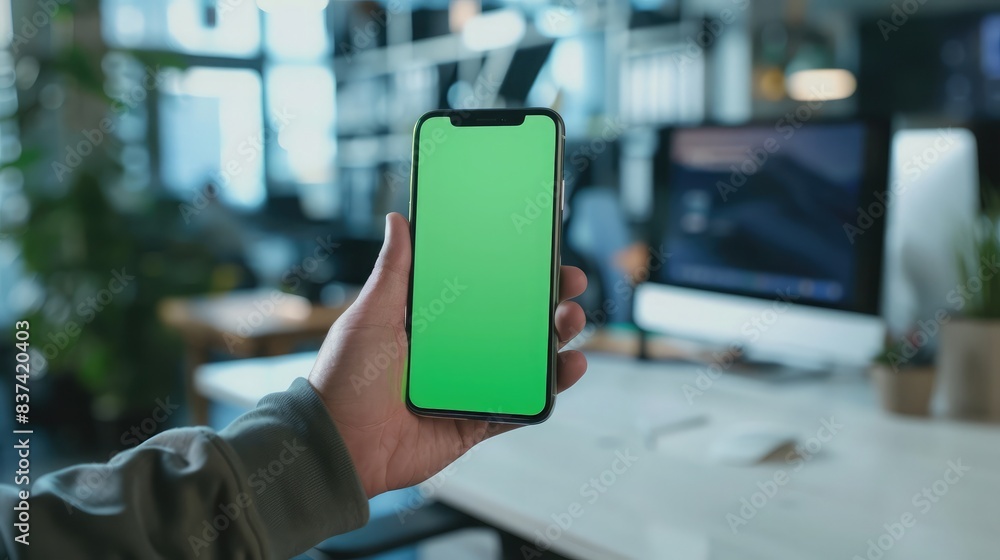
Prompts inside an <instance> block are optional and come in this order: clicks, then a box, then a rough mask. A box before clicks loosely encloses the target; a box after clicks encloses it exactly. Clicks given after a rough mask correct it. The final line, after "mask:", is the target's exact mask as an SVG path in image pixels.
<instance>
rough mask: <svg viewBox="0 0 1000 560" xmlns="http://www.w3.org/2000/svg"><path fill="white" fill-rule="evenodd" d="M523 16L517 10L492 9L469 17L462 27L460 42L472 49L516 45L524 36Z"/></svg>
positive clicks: (489, 48) (490, 48) (493, 48)
mask: <svg viewBox="0 0 1000 560" xmlns="http://www.w3.org/2000/svg"><path fill="white" fill-rule="evenodd" d="M524 31H525V24H524V16H523V15H521V12H519V11H517V10H492V11H489V12H485V13H482V14H479V15H478V16H476V17H474V18H472V19H470V20H469V21H468V22H467V23H466V24H465V27H464V28H463V29H462V43H463V44H465V46H466V47H467V48H469V49H471V50H474V51H491V50H495V49H502V48H504V47H510V46H513V45H516V44H517V43H519V42H520V41H521V39H522V38H523V37H524Z"/></svg>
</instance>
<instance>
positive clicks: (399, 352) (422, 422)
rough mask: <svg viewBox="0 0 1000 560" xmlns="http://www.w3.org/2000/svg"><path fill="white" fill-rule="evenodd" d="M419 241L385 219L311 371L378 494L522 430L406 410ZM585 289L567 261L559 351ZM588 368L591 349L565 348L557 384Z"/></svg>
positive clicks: (580, 316) (395, 217)
mask: <svg viewBox="0 0 1000 560" xmlns="http://www.w3.org/2000/svg"><path fill="white" fill-rule="evenodd" d="M411 247H412V245H411V243H410V230H409V224H408V223H407V221H406V218H404V217H403V216H402V215H400V214H397V213H392V214H389V215H388V216H386V234H385V243H384V244H383V246H382V252H381V253H380V254H379V258H378V261H377V262H376V263H375V269H374V270H373V271H372V274H371V276H370V277H369V278H368V281H367V282H366V283H365V287H364V289H363V290H362V291H361V294H360V295H359V296H358V299H357V301H355V302H354V304H353V305H351V307H350V308H349V309H348V310H347V311H346V312H345V313H344V315H343V316H341V317H340V319H338V320H337V321H336V323H334V325H333V327H332V328H331V329H330V332H329V334H327V337H326V340H325V341H324V342H323V347H322V348H321V349H320V351H319V357H318V358H317V360H316V363H315V365H314V366H313V369H312V372H311V373H310V374H309V383H310V384H312V386H313V388H314V389H315V390H316V392H317V393H318V394H319V396H320V398H321V399H322V400H323V402H324V403H325V404H326V407H327V410H328V411H329V413H330V417H331V418H332V419H333V422H334V424H335V425H336V426H337V430H338V431H339V432H340V435H341V437H342V438H343V439H344V442H345V444H346V445H347V449H348V451H349V452H350V454H351V458H352V460H353V461H354V465H355V468H356V470H357V472H358V474H359V476H360V477H361V481H362V483H363V485H364V488H365V492H366V493H367V494H368V497H369V498H371V497H373V496H376V495H378V494H381V493H382V492H386V491H388V490H393V489H396V488H405V487H408V486H413V485H414V484H418V483H420V482H423V481H424V480H426V479H427V478H429V477H431V476H433V475H434V474H435V473H437V472H438V471H440V470H441V469H443V468H444V467H446V466H448V465H449V464H450V463H451V462H452V461H454V460H455V459H457V458H458V457H460V456H461V455H462V454H463V453H465V452H466V451H468V450H469V449H471V448H472V446H474V445H476V444H477V443H479V442H481V441H483V440H484V439H486V438H488V437H491V436H494V435H496V434H499V433H503V432H506V431H509V430H511V429H514V428H517V427H518V426H515V425H510V424H497V423H492V422H485V421H475V420H454V419H444V418H428V417H424V416H417V415H415V414H413V413H412V412H410V411H409V410H407V408H406V405H405V403H404V402H403V395H402V379H403V376H404V375H405V366H406V356H407V353H408V343H407V337H406V328H405V326H404V324H403V315H404V310H405V309H406V303H407V294H408V291H409V277H410V259H411V256H412V249H411ZM586 287H587V277H586V276H585V275H584V273H583V271H581V270H580V269H578V268H576V267H571V266H564V267H562V271H561V274H560V286H559V301H560V303H559V306H558V308H557V309H556V314H555V324H556V330H557V332H558V336H559V341H560V343H559V347H560V349H561V348H562V347H563V346H564V345H565V344H566V342H568V341H569V340H571V339H572V338H573V337H574V336H576V335H577V334H579V332H580V331H582V330H583V328H584V326H585V322H586V319H585V317H584V313H583V309H582V308H581V307H580V306H579V304H577V303H575V302H572V301H567V300H568V299H569V298H572V297H576V296H578V295H580V294H581V293H583V291H584V289H586ZM485 320H489V318H485ZM586 370H587V359H586V358H585V357H584V355H583V353H581V352H579V351H576V350H565V351H562V352H560V353H559V357H558V360H557V380H558V381H557V385H558V390H559V391H563V390H565V389H567V388H569V387H570V386H572V385H573V384H574V383H576V382H577V381H578V380H579V379H580V377H582V376H583V374H584V372H585V371H586Z"/></svg>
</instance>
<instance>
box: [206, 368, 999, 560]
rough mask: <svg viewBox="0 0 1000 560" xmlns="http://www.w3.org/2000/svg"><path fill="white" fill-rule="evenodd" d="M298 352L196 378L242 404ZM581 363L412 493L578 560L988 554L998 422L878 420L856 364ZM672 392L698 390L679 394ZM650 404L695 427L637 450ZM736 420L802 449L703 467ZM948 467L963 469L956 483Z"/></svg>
mask: <svg viewBox="0 0 1000 560" xmlns="http://www.w3.org/2000/svg"><path fill="white" fill-rule="evenodd" d="M312 359H313V355H311V354H297V355H291V356H283V357H278V358H259V359H253V360H241V361H237V362H227V363H221V364H212V365H208V366H204V367H203V368H202V369H201V371H200V372H199V374H198V377H197V387H198V389H199V390H200V391H202V393H203V394H204V395H205V396H207V397H209V398H212V399H216V400H220V401H223V402H227V403H231V404H239V405H243V406H252V405H253V404H254V403H255V402H256V401H257V400H258V399H259V398H260V397H261V396H263V395H264V394H267V393H268V392H272V391H278V390H282V389H284V388H286V387H287V386H288V384H289V383H290V382H291V380H292V379H293V378H294V377H297V376H302V375H306V374H308V372H309V369H310V368H311V365H312ZM590 360H591V361H590V363H591V367H590V371H589V372H588V374H587V375H586V376H585V377H584V379H583V380H582V381H581V382H580V383H579V384H578V385H577V386H576V387H574V388H573V389H572V390H571V391H569V392H568V393H566V394H565V395H562V396H560V398H559V400H558V402H557V405H556V410H555V413H554V414H553V416H552V417H551V419H550V420H549V421H548V422H546V423H545V424H542V425H540V426H535V427H530V428H525V429H521V430H516V431H515V432H512V433H510V434H505V435H504V436H501V437H498V438H495V439H492V440H489V441H487V442H485V443H483V444H481V445H480V446H478V447H476V448H474V449H473V450H472V451H470V452H469V453H468V454H467V455H466V456H465V457H463V458H461V459H459V460H458V461H457V462H456V463H455V464H453V465H452V466H451V467H449V468H448V469H446V470H445V471H444V472H442V473H441V474H439V475H438V476H437V477H435V478H434V479H432V480H430V481H428V482H427V483H425V488H424V490H423V492H422V493H423V494H424V495H427V496H431V497H433V498H436V499H440V500H442V501H444V502H446V503H448V504H450V505H452V506H453V507H456V508H458V509H461V510H464V511H467V512H469V513H471V514H473V515H475V516H477V517H480V518H481V519H483V520H485V521H487V522H489V523H491V524H494V525H496V526H498V527H501V528H504V529H506V530H509V531H511V532H513V533H516V534H519V535H521V536H522V537H524V538H527V539H529V540H532V541H536V540H537V542H538V543H540V544H541V545H542V546H543V547H551V548H552V550H555V551H557V552H560V553H562V554H565V555H569V556H573V557H578V558H586V559H590V558H594V559H597V558H601V559H605V558H641V559H657V558H671V559H675V558H676V559H709V558H711V559H729V558H733V559H737V558H738V559H757V558H760V559H785V558H788V559H795V560H802V559H807V558H844V559H848V560H849V559H853V558H854V557H855V555H857V556H859V557H861V558H866V557H867V555H868V551H869V549H870V548H871V547H873V546H878V545H879V544H881V545H882V548H883V549H887V551H886V552H884V553H883V555H882V556H881V558H882V560H892V559H903V558H906V559H910V558H934V559H937V558H955V559H958V558H970V559H972V558H977V559H978V558H990V557H992V558H995V557H996V555H997V550H998V549H1000V513H998V506H997V505H996V503H997V499H998V497H1000V427H997V426H991V425H978V424H969V423H958V422H952V421H946V420H941V419H932V420H928V419H909V418H902V417H896V416H891V415H888V414H886V413H884V412H882V411H881V410H879V409H878V408H877V406H876V404H875V398H874V395H873V394H872V391H871V390H870V388H869V386H868V384H867V381H866V380H865V379H863V378H861V377H860V376H856V377H853V376H846V377H843V376H841V377H833V378H829V379H826V380H821V381H809V382H799V383H786V384H770V383H765V382H761V381H756V380H750V379H745V378H740V377H736V376H722V377H719V378H718V379H715V380H714V381H711V382H710V383H708V384H706V383H705V382H706V378H701V381H702V383H701V385H698V384H697V383H698V380H699V377H698V370H697V369H696V368H695V367H694V366H690V365H679V364H663V363H652V364H642V363H637V362H635V361H631V360H623V359H621V358H612V357H606V356H599V355H591V356H590ZM685 386H687V387H689V388H696V389H698V390H700V391H702V392H701V394H694V395H693V399H692V400H693V403H692V402H689V399H688V398H687V396H686V395H685ZM688 393H690V391H688ZM663 409H665V410H675V411H680V410H683V411H692V412H703V413H704V414H706V416H707V421H706V422H705V423H703V424H701V425H698V426H693V427H689V428H687V429H683V430H680V431H677V432H675V433H672V434H667V435H664V436H662V437H661V438H660V439H659V440H658V442H656V443H655V444H649V443H648V442H647V441H645V438H644V437H643V435H642V432H641V430H640V429H639V428H638V424H639V423H641V422H642V420H643V419H644V418H650V417H653V416H655V414H657V413H656V412H653V411H656V410H663ZM749 422H753V423H757V424H768V425H774V426H777V427H780V428H783V429H785V430H790V431H792V432H793V433H796V434H798V436H799V440H800V442H801V443H802V444H803V445H804V448H803V451H802V457H801V458H792V459H788V460H786V459H784V458H782V459H779V460H778V461H777V462H770V463H764V464H759V465H755V466H724V465H720V464H717V463H716V462H714V461H713V460H712V459H711V454H710V448H711V447H712V444H713V443H714V442H715V441H716V438H718V437H719V436H720V435H721V434H724V433H726V432H727V431H730V430H732V429H733V428H734V427H738V426H744V425H746V424H747V423H749ZM824 423H825V424H826V425H831V424H832V425H834V428H835V431H836V433H835V434H832V436H831V435H830V431H829V429H826V430H821V429H822V428H823V427H824ZM837 425H839V426H840V427H839V428H838V427H836V426H837ZM821 440H825V441H821ZM620 456H627V457H631V458H632V459H629V461H628V463H630V464H627V463H626V462H624V461H623V460H621V459H620V458H619V457H620ZM950 465H959V466H961V467H968V470H967V471H964V472H963V473H962V476H961V477H957V476H956V475H955V474H954V472H955V471H954V470H952V471H949V469H950ZM615 471H617V473H616V472H615ZM925 489H927V492H928V494H929V497H925V496H923V495H922V492H924V490H925ZM901 521H903V522H906V524H907V525H909V526H904V525H903V524H901ZM890 530H892V532H893V533H895V534H896V535H898V536H893V534H892V533H890ZM869 541H871V542H869ZM872 554H873V556H872V557H873V558H875V557H876V556H875V554H876V553H875V552H873V553H872ZM529 557H530V556H529Z"/></svg>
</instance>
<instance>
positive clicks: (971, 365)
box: [937, 319, 1000, 422]
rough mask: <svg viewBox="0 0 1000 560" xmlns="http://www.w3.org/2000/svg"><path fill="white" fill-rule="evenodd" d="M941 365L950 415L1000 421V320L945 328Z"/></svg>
mask: <svg viewBox="0 0 1000 560" xmlns="http://www.w3.org/2000/svg"><path fill="white" fill-rule="evenodd" d="M937 363H938V372H939V382H938V391H939V393H940V398H941V407H942V411H943V412H944V414H945V415H946V416H950V417H952V418H960V419H965V420H980V421H988V422H1000V321H976V320H968V319H959V320H955V321H951V322H949V323H947V324H945V325H943V326H942V328H941V346H940V348H939V350H938V359H937Z"/></svg>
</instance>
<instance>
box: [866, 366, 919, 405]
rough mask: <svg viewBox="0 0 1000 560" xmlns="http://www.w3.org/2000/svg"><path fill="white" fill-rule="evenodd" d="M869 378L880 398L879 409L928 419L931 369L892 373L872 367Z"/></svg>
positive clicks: (910, 368)
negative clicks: (872, 381) (880, 406)
mask: <svg viewBox="0 0 1000 560" xmlns="http://www.w3.org/2000/svg"><path fill="white" fill-rule="evenodd" d="M871 374H872V379H873V380H874V381H875V386H876V387H878V391H879V395H880V396H881V398H882V408H884V409H886V410H887V411H889V412H894V413H896V414H906V415H909V416H927V415H928V413H929V411H930V404H931V394H932V393H933V392H934V367H933V366H926V367H908V368H900V369H898V370H894V369H893V368H892V367H891V366H888V365H884V364H875V365H873V366H872V368H871Z"/></svg>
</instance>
